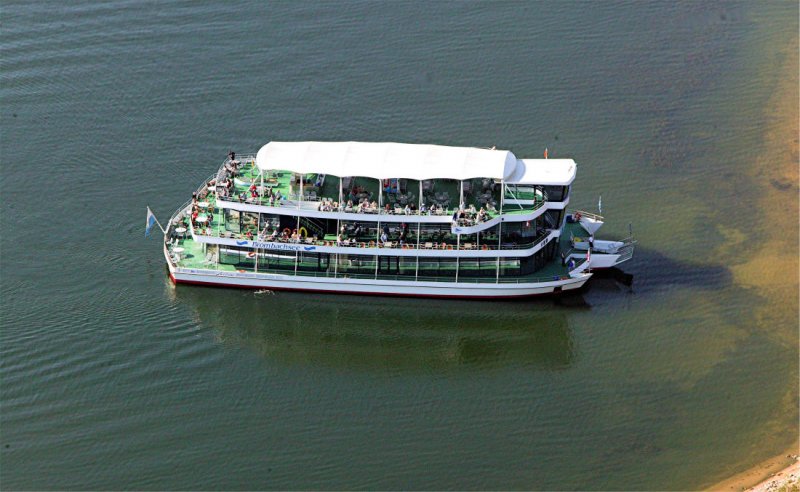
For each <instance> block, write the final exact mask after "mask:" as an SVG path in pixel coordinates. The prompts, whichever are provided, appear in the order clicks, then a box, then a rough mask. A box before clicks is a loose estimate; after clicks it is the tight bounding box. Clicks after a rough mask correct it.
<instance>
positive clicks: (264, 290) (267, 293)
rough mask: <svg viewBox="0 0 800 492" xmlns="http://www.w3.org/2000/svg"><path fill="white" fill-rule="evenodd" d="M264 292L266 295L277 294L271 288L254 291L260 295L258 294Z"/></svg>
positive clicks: (255, 294) (256, 294)
mask: <svg viewBox="0 0 800 492" xmlns="http://www.w3.org/2000/svg"><path fill="white" fill-rule="evenodd" d="M262 294H266V295H270V296H272V295H275V292H273V291H271V290H269V289H259V290H257V291H255V292H253V295H254V296H258V295H262Z"/></svg>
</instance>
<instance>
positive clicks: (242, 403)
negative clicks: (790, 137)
mask: <svg viewBox="0 0 800 492" xmlns="http://www.w3.org/2000/svg"><path fill="white" fill-rule="evenodd" d="M797 18H798V7H797V4H796V3H792V2H769V3H765V4H755V3H745V2H741V3H735V2H652V3H650V2H619V3H611V2H589V3H587V2H552V3H537V2H519V3H517V2H508V3H497V2H487V3H482V2H470V3H447V2H437V3H433V4H430V3H416V2H401V3H388V4H387V3H374V2H347V3H344V4H335V3H323V4H321V5H318V4H316V3H264V2H249V3H247V2H245V3H241V4H238V5H232V4H228V3H219V4H214V3H197V2H174V3H169V4H165V3H161V2H152V3H142V2H129V1H110V2H103V3H97V2H88V3H71V4H67V5H64V4H62V3H60V2H35V3H28V2H18V3H14V2H7V3H6V4H5V7H4V9H3V16H2V27H3V29H2V30H0V49H2V55H1V56H0V68H1V69H0V81H2V84H1V85H0V95H2V105H0V125H2V126H1V127H0V128H2V134H0V151H2V174H0V180H1V181H0V190H2V192H1V193H2V198H3V202H2V203H3V210H2V212H1V213H0V225H1V226H2V230H3V231H5V232H4V233H3V234H2V235H0V247H1V249H0V253H2V270H0V277H1V278H0V289H1V290H0V295H1V296H2V297H1V299H2V310H0V325H1V326H2V330H0V382H1V383H2V387H1V388H0V389H1V390H2V400H1V402H0V404H1V405H2V406H1V407H0V444H1V445H2V448H1V449H0V459H2V462H1V463H0V464H2V466H1V467H0V481H1V482H2V486H3V487H4V488H9V489H45V488H58V489H112V488H113V489H120V488H134V489H179V488H187V489H209V488H221V489H261V488H275V489H287V488H302V489H314V488H333V489H365V488H369V489H398V488H404V489H418V488H425V489H442V488H448V489H449V488H458V489H476V488H480V489H691V488H697V487H700V486H703V485H709V484H710V483H713V482H714V481H715V480H718V479H721V478H724V477H725V476H727V475H730V474H732V473H734V472H735V471H738V470H741V469H743V468H746V467H748V466H751V465H752V464H754V463H757V462H759V461H760V460H762V459H765V458H767V457H769V456H771V455H774V454H777V453H780V452H782V451H783V450H784V449H786V448H787V447H788V446H789V445H791V443H792V439H793V436H797V431H798V428H797V417H798V415H797V375H798V374H797V360H798V348H797V345H798V341H797V321H798V320H797V298H798V296H797V279H796V278H794V279H789V280H788V281H787V280H786V279H785V278H784V277H783V276H780V275H777V276H775V283H777V284H778V285H780V286H782V288H781V289H777V290H776V289H773V290H764V289H762V288H760V287H759V285H760V284H759V282H760V281H762V280H763V279H762V274H761V272H762V271H763V272H764V275H773V271H772V270H764V269H760V268H752V267H748V265H750V263H748V262H749V261H750V260H752V259H753V258H754V257H757V256H758V255H761V254H762V251H764V249H763V248H766V250H767V251H772V250H777V249H779V248H777V247H770V246H769V245H770V244H771V243H769V241H770V237H771V236H769V234H768V232H769V231H770V230H774V229H775V223H774V222H771V221H770V220H769V218H770V217H771V216H770V215H769V214H768V212H769V208H770V207H769V206H768V205H765V203H776V202H781V203H788V204H789V205H791V204H794V207H791V206H789V207H788V210H789V214H790V215H789V216H788V218H787V221H786V222H785V223H781V224H780V225H779V226H778V227H780V228H782V229H785V230H786V233H787V234H789V235H791V234H794V235H795V237H796V235H797V229H796V225H794V224H797V217H796V215H797V206H796V203H797V202H796V200H797V187H796V182H795V183H792V182H791V181H790V182H789V183H788V185H787V184H786V183H783V182H781V181H778V182H777V185H775V186H770V185H769V180H766V181H765V180H764V179H763V176H760V175H759V166H765V163H764V160H763V158H764V156H765V155H768V153H769V151H770V148H771V147H775V145H773V144H774V142H772V143H770V144H769V145H768V142H770V140H769V139H767V138H766V137H765V132H767V129H768V128H770V125H772V124H774V120H775V118H776V116H775V115H776V114H777V113H776V111H774V109H775V106H776V104H777V106H779V107H780V106H781V103H782V102H783V104H785V106H787V107H794V108H797V92H796V89H795V90H790V91H789V93H788V94H789V96H788V100H783V99H778V102H777V103H776V94H782V93H780V92H779V91H780V90H781V87H782V85H781V84H780V81H781V80H783V79H785V78H786V73H787V69H786V67H787V63H789V62H787V60H789V61H791V60H792V59H794V60H796V58H797V56H796V55H797V52H796V42H797V41H796V40H797V32H798V21H797ZM788 73H792V70H791V67H790V68H789V69H788ZM793 73H794V77H795V79H794V80H795V81H796V69H795V70H794V71H793ZM790 77H791V76H790ZM795 87H796V82H795ZM779 97H781V98H782V97H783V96H779ZM792 99H793V101H792ZM778 109H780V108H778ZM795 119H796V116H795ZM273 139H274V140H310V139H322V140H345V139H346V140H366V141H387V140H388V141H401V142H425V143H438V144H450V145H469V146H492V145H496V146H498V147H499V148H508V149H511V150H512V151H514V152H515V154H516V155H517V156H520V157H537V156H539V155H541V153H542V151H543V149H544V148H545V147H547V148H549V151H550V156H553V157H571V158H574V159H575V160H576V161H577V162H578V165H579V168H578V169H579V171H578V179H577V181H576V184H575V191H574V194H573V203H571V206H575V207H580V208H586V209H589V210H594V209H596V203H597V199H598V196H599V195H602V197H603V212H604V213H605V214H606V215H607V217H608V223H607V225H606V226H604V229H603V232H604V233H605V234H606V235H607V236H611V237H613V236H623V235H625V234H626V233H627V232H628V229H629V224H632V227H633V231H634V233H635V234H636V236H637V238H638V239H639V245H640V248H639V250H638V251H637V255H636V257H635V259H634V261H633V262H631V263H630V264H629V265H627V266H626V270H627V271H628V272H629V273H632V274H633V275H634V284H633V287H632V288H628V287H625V286H623V285H620V284H618V283H616V282H615V281H613V280H611V279H598V280H597V281H595V282H593V284H592V287H591V288H590V289H589V290H588V291H587V292H585V293H584V294H583V295H582V296H579V297H577V298H571V299H567V300H564V301H563V302H553V301H550V300H533V301H524V302H494V303H492V302H460V301H448V302H444V301H433V300H406V299H391V298H369V299H364V298H358V297H347V296H336V295H327V296H314V295H299V294H292V293H278V294H275V295H270V294H268V293H262V294H257V293H253V292H240V291H231V290H220V289H209V288H193V287H184V286H181V287H178V288H175V287H174V286H172V285H171V284H170V283H169V281H168V280H167V279H166V276H165V270H164V264H163V263H164V260H163V257H162V255H161V251H160V246H159V244H158V241H157V240H156V239H151V240H145V239H143V238H142V232H143V219H144V210H145V206H146V205H149V206H150V207H151V208H152V209H153V210H154V211H155V212H156V213H157V214H158V216H159V217H160V218H161V219H167V218H168V216H169V214H170V213H171V212H172V211H173V210H174V209H175V208H176V207H177V206H178V205H179V204H181V203H183V202H184V201H185V200H186V198H187V197H188V196H189V195H190V193H191V191H192V190H194V189H195V188H196V187H197V185H198V183H199V182H200V181H201V180H202V179H205V178H206V177H207V176H208V175H210V174H211V173H213V172H214V171H215V169H216V166H217V165H218V163H219V162H220V160H221V159H222V158H224V156H225V155H226V154H227V152H228V150H229V149H235V150H237V151H239V152H245V151H255V150H257V149H258V148H259V147H260V146H261V145H262V144H264V143H266V142H267V141H269V140H273ZM780 145H781V141H779V142H778V146H780ZM794 158H795V159H796V155H795V157H794ZM769 164H774V165H775V166H780V165H782V163H781V162H777V161H776V162H771V163H769ZM769 164H766V165H769ZM765 182H766V183H767V184H766V186H765V185H764V183H765ZM787 186H788V188H787ZM793 227H794V228H793ZM781 251H784V252H787V254H788V256H789V257H792V256H794V258H795V259H796V257H797V256H798V254H797V253H798V252H797V244H796V241H795V242H793V243H792V244H791V245H790V246H789V247H788V251H787V249H786V248H781ZM795 265H796V263H795ZM790 271H791V270H790ZM795 271H796V268H795Z"/></svg>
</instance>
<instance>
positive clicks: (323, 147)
mask: <svg viewBox="0 0 800 492" xmlns="http://www.w3.org/2000/svg"><path fill="white" fill-rule="evenodd" d="M518 162H520V161H518V160H517V158H516V157H515V156H514V154H512V153H511V152H509V151H507V150H489V149H478V148H474V147H447V146H443V145H423V144H405V143H377V142H270V143H268V144H266V145H264V146H263V147H261V149H260V150H259V151H258V154H257V155H256V165H257V166H258V168H259V169H261V170H262V171H265V170H268V169H269V170H276V169H280V170H286V171H291V172H295V173H304V174H305V173H318V174H332V175H334V176H340V177H344V176H365V177H370V178H375V179H389V178H407V179H416V180H424V179H437V178H438V179H442V178H449V179H457V180H463V179H471V178H495V179H506V178H507V177H509V176H511V175H512V174H515V171H516V169H517V166H518Z"/></svg>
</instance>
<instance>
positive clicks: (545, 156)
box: [544, 147, 547, 159]
mask: <svg viewBox="0 0 800 492" xmlns="http://www.w3.org/2000/svg"><path fill="white" fill-rule="evenodd" d="M544 158H545V159H547V147H545V148H544Z"/></svg>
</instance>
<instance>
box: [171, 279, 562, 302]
mask: <svg viewBox="0 0 800 492" xmlns="http://www.w3.org/2000/svg"><path fill="white" fill-rule="evenodd" d="M169 277H170V278H171V279H172V281H173V282H174V283H175V284H189V285H202V286H205V287H233V288H237V289H267V290H280V291H294V292H319V293H323V294H355V295H367V296H391V297H427V298H432V297H435V298H438V299H520V298H523V297H535V296H546V295H558V294H561V292H542V293H541V294H520V295H517V296H454V295H446V294H401V293H392V292H360V291H343V290H329V289H300V288H294V287H264V286H259V285H236V284H221V283H217V282H203V281H199V280H178V279H176V278H175V276H174V275H172V273H170V274H169Z"/></svg>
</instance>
